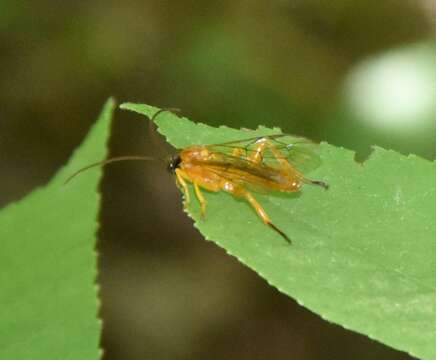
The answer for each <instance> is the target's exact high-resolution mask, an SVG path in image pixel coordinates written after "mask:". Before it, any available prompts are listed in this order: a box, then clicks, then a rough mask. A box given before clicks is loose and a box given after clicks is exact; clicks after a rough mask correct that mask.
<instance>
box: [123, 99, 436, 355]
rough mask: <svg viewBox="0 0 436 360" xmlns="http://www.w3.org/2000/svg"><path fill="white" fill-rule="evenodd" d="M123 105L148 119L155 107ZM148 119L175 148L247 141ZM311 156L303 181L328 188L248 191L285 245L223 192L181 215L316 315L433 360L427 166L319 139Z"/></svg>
mask: <svg viewBox="0 0 436 360" xmlns="http://www.w3.org/2000/svg"><path fill="white" fill-rule="evenodd" d="M122 108H124V109H129V110H132V111H135V112H138V113H140V114H143V115H146V116H149V117H150V116H152V115H153V114H154V113H156V111H158V109H157V108H155V107H151V106H147V105H142V104H131V103H127V104H123V105H122ZM155 123H156V124H157V126H158V130H159V132H160V133H162V134H163V135H165V136H166V138H167V139H168V141H169V142H170V143H171V144H172V145H173V146H175V147H176V148H178V149H181V148H184V147H186V146H189V145H192V144H214V143H220V142H226V141H231V140H236V139H243V138H244V136H245V137H249V136H247V132H246V131H244V130H235V129H230V128H227V127H224V126H221V127H219V128H213V127H210V126H207V125H204V124H201V123H199V124H195V123H193V122H191V121H189V120H188V119H186V118H179V117H177V116H176V115H174V114H171V113H168V112H165V113H162V114H161V115H159V116H158V117H157V118H156V119H155ZM277 130H278V129H266V128H260V129H258V130H257V133H258V134H268V133H277ZM250 136H253V133H251V132H250ZM319 150H320V156H321V161H322V165H321V166H320V167H318V168H317V169H316V170H315V171H313V172H311V173H310V174H308V176H309V177H310V178H314V179H320V180H324V181H326V182H328V183H329V185H330V189H329V190H328V191H323V190H322V189H320V188H318V187H313V186H305V187H304V188H303V190H302V191H301V193H299V194H290V195H285V194H281V195H276V194H272V195H261V194H256V198H257V199H258V200H259V202H260V203H261V204H262V205H263V206H264V207H265V210H266V211H267V213H268V214H269V215H270V217H271V219H272V221H273V222H274V223H275V224H276V225H277V226H279V227H280V228H281V229H282V230H284V231H285V232H286V233H287V234H288V235H289V236H290V237H291V238H292V240H293V245H291V246H288V245H287V244H286V243H285V242H284V241H283V239H282V238H281V237H279V236H278V235H277V234H276V233H275V232H273V231H271V229H270V228H268V227H266V226H264V225H263V223H262V222H261V221H260V220H259V219H258V218H257V217H256V215H255V213H254V212H253V211H252V209H251V208H250V207H249V206H248V205H247V204H246V203H245V202H242V201H240V200H236V199H234V198H232V196H230V195H229V194H226V193H223V192H220V193H209V192H206V191H205V192H204V193H205V195H206V199H207V202H208V213H207V219H206V220H202V219H201V217H200V213H199V207H198V204H196V202H195V201H193V202H192V205H191V206H190V208H189V211H188V213H189V215H190V216H191V217H192V218H193V219H194V221H195V226H196V227H197V228H198V229H199V230H200V231H201V233H202V234H203V235H204V237H205V238H206V239H209V240H212V241H214V242H215V243H217V244H218V245H219V246H221V247H223V248H224V249H225V250H226V251H227V252H228V253H229V254H232V255H234V256H235V257H237V258H238V259H239V260H240V261H241V262H242V263H244V264H245V265H247V266H248V267H250V268H251V269H253V270H254V271H256V272H257V273H258V274H259V275H260V276H262V277H263V278H265V279H266V281H267V282H268V283H270V284H271V285H272V286H275V287H276V288H278V289H279V290H280V291H281V292H283V293H285V294H288V295H289V296H291V297H293V298H295V299H296V300H297V301H298V302H299V303H300V304H302V305H303V306H305V307H307V308H308V309H310V310H312V311H314V312H316V313H317V314H319V315H321V316H322V317H323V318H324V319H326V320H329V321H332V322H335V323H337V324H340V325H342V326H343V327H345V328H347V329H351V330H354V331H357V332H360V333H362V334H366V335H367V336H369V337H370V338H372V339H376V340H378V341H380V342H383V343H385V344H387V345H390V346H392V347H394V348H396V349H399V350H403V351H406V352H409V353H410V354H411V355H413V356H417V357H419V358H425V359H436V271H435V270H436V221H435V214H436V186H435V184H436V166H435V164H434V163H433V162H430V161H426V160H423V159H421V158H418V157H416V156H404V155H401V154H399V153H396V152H393V151H387V150H384V149H382V148H378V147H375V148H374V151H373V153H372V154H371V157H370V158H369V159H368V160H367V161H366V162H365V163H364V164H359V163H356V162H355V161H354V155H355V154H354V153H353V152H351V151H349V150H346V149H343V148H337V147H334V146H331V145H329V144H326V143H322V144H321V145H320V149H319ZM191 195H192V194H191Z"/></svg>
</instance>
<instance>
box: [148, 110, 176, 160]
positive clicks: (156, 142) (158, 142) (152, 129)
mask: <svg viewBox="0 0 436 360" xmlns="http://www.w3.org/2000/svg"><path fill="white" fill-rule="evenodd" d="M165 112H171V113H175V114H176V115H177V113H180V112H181V110H180V109H178V108H164V109H160V110H158V111H156V112H155V113H154V114H153V116H152V117H150V118H149V119H150V121H149V122H148V133H149V134H150V138H151V144H152V146H153V147H154V148H155V149H157V150H158V151H157V152H158V153H160V155H163V154H166V153H167V151H166V149H165V147H164V146H163V142H162V139H158V137H157V136H156V135H157V133H158V132H157V131H156V129H157V126H156V124H155V123H154V121H155V120H156V118H157V117H158V116H159V115H161V114H163V113H165Z"/></svg>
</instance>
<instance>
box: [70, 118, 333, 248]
mask: <svg viewBox="0 0 436 360" xmlns="http://www.w3.org/2000/svg"><path fill="white" fill-rule="evenodd" d="M163 111H168V110H160V111H158V112H157V113H155V114H154V116H153V118H152V119H151V121H153V120H154V119H155V118H156V117H157V116H158V115H159V114H160V113H162V112H163ZM286 138H288V139H289V138H290V135H287V134H275V135H265V136H258V137H252V138H249V139H244V140H238V141H231V142H226V143H222V144H211V145H192V146H189V147H187V148H184V149H182V150H181V151H180V152H179V153H178V154H177V155H175V156H171V157H169V159H168V161H167V163H168V170H169V171H170V172H171V173H172V174H174V175H175V177H176V182H177V185H178V186H179V188H180V189H181V191H182V192H183V194H184V197H185V204H184V206H185V207H187V206H188V205H189V203H190V196H189V190H188V183H191V184H192V185H193V187H194V192H195V195H196V197H197V199H198V201H199V203H200V207H201V215H202V217H204V216H205V214H206V199H205V198H204V196H203V193H202V191H201V189H205V190H207V191H212V192H218V191H225V192H228V193H230V194H232V195H233V196H234V197H236V198H241V199H244V200H246V201H247V202H248V203H249V204H250V205H251V206H252V207H253V209H254V210H255V211H256V213H257V215H258V216H259V217H260V218H261V219H262V221H263V222H264V223H265V224H266V225H268V226H269V227H271V228H272V229H273V230H275V231H276V232H277V233H278V234H280V235H281V236H282V237H283V238H284V239H285V240H286V241H287V242H289V243H291V240H290V238H289V237H288V236H287V235H286V234H285V233H284V232H283V231H282V230H280V229H279V228H278V227H277V226H276V225H274V223H272V221H271V219H270V218H269V216H268V214H267V213H266V211H265V210H264V209H263V207H262V206H261V205H260V204H259V203H258V201H257V200H256V199H255V197H254V196H253V195H252V193H251V191H256V192H271V191H279V192H289V193H291V192H297V191H299V190H300V188H301V186H302V185H303V184H313V185H318V186H321V187H323V188H324V189H328V185H327V183H325V182H323V181H320V180H311V179H308V178H306V177H304V175H303V174H302V172H300V171H299V170H297V168H298V167H299V165H300V164H304V163H307V162H309V161H310V160H316V159H317V156H316V155H315V153H314V151H313V150H314V145H315V144H313V143H312V142H310V141H308V140H306V139H303V138H297V139H296V138H295V137H292V141H288V142H287V141H286ZM124 160H146V161H149V160H156V159H154V158H151V157H147V156H120V157H114V158H110V159H108V160H105V161H100V162H98V163H94V164H91V165H88V166H86V167H84V168H82V169H80V170H78V171H77V172H75V173H74V174H72V175H71V176H70V177H69V178H68V179H67V181H66V182H68V181H69V180H71V179H72V178H73V177H75V176H76V175H77V174H79V173H80V172H82V171H84V170H87V169H89V168H91V167H94V166H99V165H106V164H108V163H111V162H116V161H124Z"/></svg>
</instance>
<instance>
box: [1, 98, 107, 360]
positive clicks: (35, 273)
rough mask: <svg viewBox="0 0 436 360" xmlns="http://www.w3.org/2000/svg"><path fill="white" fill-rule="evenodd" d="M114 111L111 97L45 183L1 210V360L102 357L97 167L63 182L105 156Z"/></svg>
mask: <svg viewBox="0 0 436 360" xmlns="http://www.w3.org/2000/svg"><path fill="white" fill-rule="evenodd" d="M113 108H114V102H113V101H112V100H109V101H108V102H107V104H106V105H105V107H104V109H103V111H102V113H101V115H100V118H99V120H98V122H97V123H96V124H95V125H94V126H93V128H92V129H91V130H90V132H89V134H88V136H87V138H86V139H85V141H84V142H83V144H82V145H81V146H80V148H79V149H78V150H77V151H76V152H75V153H74V155H73V156H72V158H71V159H70V161H69V163H68V165H66V166H65V167H64V168H62V169H61V170H60V171H59V172H58V174H57V175H56V176H55V177H54V178H53V179H52V180H51V181H50V183H49V184H47V185H46V186H44V187H42V188H39V189H37V190H35V191H33V192H32V193H30V194H29V195H28V196H26V197H25V198H24V199H22V200H21V201H19V202H17V203H13V204H11V205H9V206H7V207H6V208H4V209H3V210H2V211H1V212H0V288H1V293H0V304H1V307H0V319H1V322H0V358H1V359H44V360H45V359H81V360H86V359H90V360H91V359H92V360H96V359H98V358H99V356H100V350H99V339H100V331H101V322H100V320H98V319H97V311H98V305H99V304H98V301H97V287H96V284H95V278H96V273H97V270H96V253H95V250H94V247H95V241H96V240H95V239H96V231H97V228H98V224H97V214H98V206H99V198H100V196H99V194H98V193H97V185H98V182H99V179H100V176H101V170H100V169H97V170H95V171H90V172H88V173H87V174H86V175H83V176H79V177H77V178H76V179H74V181H73V182H71V183H69V184H68V185H65V186H63V182H64V181H65V180H66V179H67V177H68V175H70V174H72V173H73V172H74V171H75V170H77V169H78V168H80V167H82V166H85V165H87V164H89V163H91V162H93V161H95V159H102V158H104V157H105V156H106V145H105V143H106V139H107V137H108V134H109V125H110V120H111V116H112V112H113Z"/></svg>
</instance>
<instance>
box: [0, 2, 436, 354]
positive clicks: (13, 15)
mask: <svg viewBox="0 0 436 360" xmlns="http://www.w3.org/2000/svg"><path fill="white" fill-rule="evenodd" d="M433 4H434V3H433V2H432V1H431V0H414V1H406V0H395V1H394V0H392V1H389V0H383V1H375V0H374V1H372V0H371V1H368V0H351V1H350V0H331V1H315V0H304V1H303V0H294V1H287V0H273V1H246V0H240V1H229V0H225V1H219V2H199V1H192V0H191V1H190V0H183V1H156V0H149V1H144V2H142V1H135V0H128V1H124V2H122V3H121V2H118V1H110V0H109V1H88V2H78V1H62V2H61V1H55V0H46V1H36V2H21V1H12V0H3V1H2V4H1V11H0V174H1V176H0V188H1V189H2V191H1V193H0V205H1V206H4V205H6V204H7V203H9V202H11V201H15V200H18V199H20V198H22V197H23V196H25V195H26V194H27V193H28V192H29V191H31V190H32V189H34V188H35V187H37V186H40V185H43V184H45V183H46V182H47V181H48V180H49V179H50V177H51V176H52V175H53V174H54V173H55V172H56V170H57V169H58V168H59V167H60V166H61V165H62V164H64V163H65V162H66V161H67V159H68V157H69V155H70V154H71V152H72V150H73V149H74V148H75V147H76V146H78V144H79V143H80V141H81V140H82V139H83V137H84V136H85V134H86V132H87V130H88V129H89V127H90V126H91V124H92V122H93V121H94V120H95V119H96V116H97V115H98V113H99V111H100V108H101V106H102V104H103V103H104V101H105V100H106V99H107V97H109V96H112V95H113V96H115V97H116V98H117V99H118V100H119V101H120V102H121V101H133V102H144V103H148V104H153V105H156V106H161V107H178V108H181V109H183V112H184V114H185V115H187V116H188V117H190V118H191V119H194V120H197V121H202V122H206V123H209V124H213V125H218V124H226V125H229V126H233V127H256V126H257V125H258V124H265V125H270V126H272V125H276V126H281V127H282V128H283V130H285V131H287V132H291V133H295V134H299V135H304V136H307V137H309V138H311V139H314V140H326V141H329V142H330V143H332V144H335V145H341V146H345V147H348V148H351V149H354V150H356V151H357V157H356V158H357V160H362V159H364V158H365V157H367V156H368V154H369V152H370V150H369V149H370V145H371V144H378V145H381V146H384V147H387V148H393V149H395V150H398V151H401V152H403V153H405V154H407V153H409V152H412V153H417V154H419V155H421V156H424V157H427V158H429V159H433V158H434V157H435V155H436V143H435V140H434V139H433V134H434V131H433V130H434V129H435V128H436V126H435V121H434V115H435V114H436V110H435V107H434V105H433V104H436V95H435V94H436V75H435V74H436V55H435V54H436V51H435V48H434V46H433V36H434V26H435V24H436V22H435V20H436V6H435V5H433ZM151 136H155V135H153V134H151V133H150V132H149V130H148V126H147V123H146V121H144V119H143V118H142V117H140V116H138V115H135V114H133V113H127V112H121V111H119V112H117V114H116V121H115V122H114V125H113V135H112V139H111V155H122V154H150V155H156V154H158V153H159V152H161V151H162V150H159V149H156V146H155V145H153V144H154V143H153V141H152V139H151ZM167 151H169V148H168V149H167ZM96 160H98V159H96ZM102 192H103V208H102V213H101V221H102V226H101V230H100V238H99V244H98V249H99V251H100V256H99V263H100V275H99V279H98V281H99V283H100V285H101V294H100V295H101V299H102V309H101V316H102V318H103V337H102V347H103V348H104V351H105V353H104V359H106V360H115V359H205V358H207V359H265V358H268V359H302V360H306V359H350V358H353V359H355V360H358V359H410V357H408V356H407V355H406V354H404V353H400V352H397V351H394V350H392V349H389V348H387V347H385V346H383V345H381V344H379V343H377V342H374V341H372V340H369V339H368V338H367V337H365V336H362V335H358V334H355V333H351V332H349V331H346V330H344V329H342V328H341V327H338V326H335V325H332V324H329V323H327V322H325V321H323V320H321V319H320V318H319V317H318V316H317V315H314V314H312V313H310V312H309V311H307V310H305V309H304V308H302V307H300V306H299V305H297V304H296V303H295V302H294V301H293V300H292V299H290V298H288V297H286V296H284V295H282V294H280V293H279V292H278V291H277V290H275V289H273V288H271V287H269V286H268V285H267V284H266V282H265V281H263V280H262V279H260V278H259V277H258V276H257V275H256V274H255V273H253V272H252V271H250V270H248V269H246V268H245V267H243V266H242V265H240V264H239V263H238V262H237V260H236V259H234V258H231V257H229V256H227V255H226V254H225V252H224V251H223V250H221V249H218V248H217V247H216V246H215V245H213V244H212V243H209V242H205V241H204V240H202V237H201V236H200V235H199V234H198V233H197V231H196V230H195V229H193V227H192V224H191V220H190V219H188V218H187V216H186V215H185V214H184V213H183V211H182V204H181V198H180V194H179V191H178V190H177V189H176V186H175V184H174V181H173V179H172V178H171V177H170V176H169V175H168V174H167V173H166V171H165V168H164V166H163V165H162V166H161V165H156V164H147V165H144V163H138V164H134V163H125V164H118V165H113V166H111V167H108V168H106V170H105V177H104V180H103V183H102ZM60 206H61V204H60Z"/></svg>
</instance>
